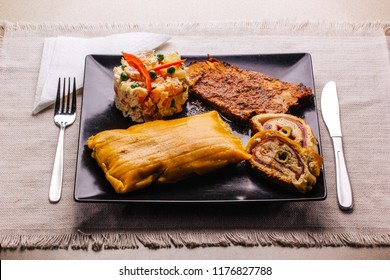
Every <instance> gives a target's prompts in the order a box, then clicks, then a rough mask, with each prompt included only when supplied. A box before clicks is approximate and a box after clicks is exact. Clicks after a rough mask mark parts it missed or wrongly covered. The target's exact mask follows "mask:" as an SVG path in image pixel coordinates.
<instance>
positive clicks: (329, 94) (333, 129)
mask: <svg viewBox="0 0 390 280" xmlns="http://www.w3.org/2000/svg"><path fill="white" fill-rule="evenodd" d="M321 112H322V118H323V119H324V122H325V124H326V126H327V128H328V131H329V134H330V136H331V138H332V142H333V150H334V155H335V162H336V190H337V200H338V204H339V207H340V209H341V210H352V208H353V198H352V187H351V183H350V180H349V176H348V170H347V166H346V163H345V157H344V151H343V135H342V133H341V121H340V107H339V100H338V96H337V88H336V83H335V82H333V81H330V82H328V83H327V84H326V85H325V86H324V89H323V90H322V95H321Z"/></svg>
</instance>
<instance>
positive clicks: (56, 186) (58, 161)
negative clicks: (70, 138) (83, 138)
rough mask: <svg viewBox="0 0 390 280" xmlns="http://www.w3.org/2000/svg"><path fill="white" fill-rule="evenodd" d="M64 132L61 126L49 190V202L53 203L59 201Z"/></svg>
mask: <svg viewBox="0 0 390 280" xmlns="http://www.w3.org/2000/svg"><path fill="white" fill-rule="evenodd" d="M64 132H65V126H62V125H61V126H60V135H59V137H58V144H57V151H56V157H55V159H54V166H53V173H52V175H51V182H50V189H49V200H50V202H53V203H55V202H58V201H60V198H61V190H62V176H63V172H64V134H65V133H64Z"/></svg>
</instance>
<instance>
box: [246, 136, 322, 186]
mask: <svg viewBox="0 0 390 280" xmlns="http://www.w3.org/2000/svg"><path fill="white" fill-rule="evenodd" d="M245 149H246V151H247V152H248V153H249V154H251V156H252V157H251V158H250V159H249V162H250V164H251V166H252V167H253V168H254V169H255V170H256V171H257V172H258V173H260V174H261V175H262V176H264V177H265V178H267V179H269V180H271V181H273V182H275V183H277V184H278V185H281V186H284V187H286V188H289V189H296V190H297V191H299V192H301V193H306V192H308V191H310V190H311V189H312V187H313V186H314V185H315V184H316V183H317V177H318V176H319V175H320V172H321V166H322V163H323V159H322V157H321V156H319V155H318V154H317V153H315V152H313V151H312V150H310V149H308V148H303V147H302V146H300V145H299V144H298V143H297V142H295V141H293V140H291V139H290V138H288V137H286V136H284V135H283V134H282V133H280V132H278V131H274V130H263V131H260V132H257V133H256V134H255V135H253V136H252V137H251V138H250V139H249V141H248V143H247V145H246V148H245Z"/></svg>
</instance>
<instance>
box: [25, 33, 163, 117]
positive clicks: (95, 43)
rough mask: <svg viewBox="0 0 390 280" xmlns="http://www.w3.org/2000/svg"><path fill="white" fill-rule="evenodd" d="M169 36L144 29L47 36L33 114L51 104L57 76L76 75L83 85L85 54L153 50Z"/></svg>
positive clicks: (77, 80) (54, 93) (118, 53)
mask: <svg viewBox="0 0 390 280" xmlns="http://www.w3.org/2000/svg"><path fill="white" fill-rule="evenodd" d="M169 39H170V37H169V36H168V35H164V34H155V33H146V32H132V33H123V34H115V35H110V36H105V37H93V38H77V37H53V38H46V39H45V42H44V47H43V53H42V60H41V66H40V71H39V77H38V83H37V89H36V93H35V101H34V107H33V112H32V113H33V115H36V114H38V113H39V112H40V111H42V110H43V109H45V108H46V107H48V106H50V105H51V104H53V103H54V101H55V98H56V91H57V83H58V78H59V77H76V86H77V89H79V88H81V87H82V86H83V75H84V63H85V56H86V55H88V54H116V55H120V54H121V51H125V52H130V53H134V52H138V51H140V50H145V49H156V48H157V47H159V46H160V45H161V44H163V43H165V42H166V41H168V40H169ZM118 63H119V62H118Z"/></svg>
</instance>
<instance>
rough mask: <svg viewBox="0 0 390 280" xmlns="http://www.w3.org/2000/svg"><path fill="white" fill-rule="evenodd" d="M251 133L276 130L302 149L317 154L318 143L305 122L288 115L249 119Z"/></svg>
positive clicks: (262, 116) (271, 115)
mask: <svg viewBox="0 0 390 280" xmlns="http://www.w3.org/2000/svg"><path fill="white" fill-rule="evenodd" d="M250 127H251V130H252V133H253V134H254V133H256V132H259V131H263V130H276V131H279V132H280V133H282V134H283V135H284V136H286V137H288V138H290V139H292V140H294V141H295V142H297V143H298V144H299V145H301V146H302V147H303V148H308V149H311V150H312V151H314V152H316V153H317V154H318V142H317V139H316V137H315V136H314V133H313V131H312V129H311V127H310V126H309V125H308V124H307V123H306V121H305V120H303V119H301V118H298V117H296V116H293V115H290V114H260V115H256V116H254V117H252V118H251V120H250Z"/></svg>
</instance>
